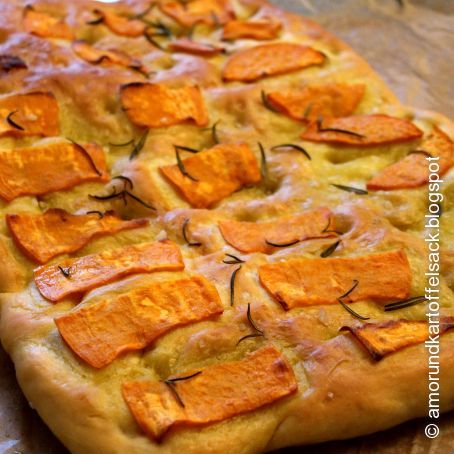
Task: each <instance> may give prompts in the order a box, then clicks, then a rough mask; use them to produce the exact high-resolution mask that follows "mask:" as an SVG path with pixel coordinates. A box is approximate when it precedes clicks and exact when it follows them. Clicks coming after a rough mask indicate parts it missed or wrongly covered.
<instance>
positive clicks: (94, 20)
mask: <svg viewBox="0 0 454 454" xmlns="http://www.w3.org/2000/svg"><path fill="white" fill-rule="evenodd" d="M103 22H104V16H100V17H98V18H97V19H93V20H89V21H87V22H85V23H86V24H87V25H99V24H102V23H103Z"/></svg>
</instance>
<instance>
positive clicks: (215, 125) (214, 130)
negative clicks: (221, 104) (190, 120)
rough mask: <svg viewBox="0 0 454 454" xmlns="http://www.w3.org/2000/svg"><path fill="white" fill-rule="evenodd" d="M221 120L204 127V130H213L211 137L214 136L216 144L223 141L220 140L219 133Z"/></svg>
mask: <svg viewBox="0 0 454 454" xmlns="http://www.w3.org/2000/svg"><path fill="white" fill-rule="evenodd" d="M220 122H221V120H218V121H216V122H214V123H213V126H210V127H209V128H203V129H202V131H211V137H212V138H213V142H214V143H215V144H218V143H221V141H220V140H219V134H218V130H217V127H218V124H219V123H220Z"/></svg>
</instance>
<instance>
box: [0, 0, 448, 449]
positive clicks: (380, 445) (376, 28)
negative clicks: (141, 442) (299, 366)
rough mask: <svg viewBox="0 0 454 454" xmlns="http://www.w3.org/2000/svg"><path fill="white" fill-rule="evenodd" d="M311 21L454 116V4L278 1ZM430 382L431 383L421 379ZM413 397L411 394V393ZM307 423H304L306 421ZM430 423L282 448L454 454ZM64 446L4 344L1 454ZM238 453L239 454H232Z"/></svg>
mask: <svg viewBox="0 0 454 454" xmlns="http://www.w3.org/2000/svg"><path fill="white" fill-rule="evenodd" d="M274 3H276V4H279V5H280V6H283V7H285V8H287V9H289V10H293V11H295V12H299V13H302V14H305V15H307V16H311V17H312V18H313V19H315V20H316V21H317V22H319V23H320V24H322V25H324V26H325V27H326V28H327V29H328V30H330V31H331V32H333V33H334V34H336V35H337V36H339V37H340V38H342V39H343V40H344V41H346V42H347V43H349V44H350V45H351V46H352V47H353V48H354V49H356V51H357V52H358V53H359V54H360V55H362V56H363V57H364V58H365V59H366V60H367V61H368V62H369V63H370V64H371V65H372V67H373V68H374V69H375V70H376V71H377V72H378V73H379V74H380V75H381V76H382V77H383V78H384V80H385V81H386V82H387V83H388V85H389V86H390V87H391V88H392V89H393V91H394V92H395V93H396V94H397V96H398V97H399V98H400V100H401V101H402V102H403V103H405V104H410V105H412V106H415V107H419V108H424V109H430V110H435V111H438V112H441V113H443V114H445V115H447V116H450V117H454V115H453V114H454V108H453V106H452V105H451V103H450V101H451V99H453V98H454V84H452V83H451V79H452V75H453V72H452V70H451V65H452V63H451V62H452V61H453V60H454V1H452V0H411V1H410V0H407V1H406V0H403V1H401V2H399V1H396V0H382V1H380V0H274ZM422 379H424V378H422ZM409 392H411V390H409ZM302 424H303V423H302ZM424 426H425V421H424V420H416V421H410V422H408V423H405V424H403V425H401V426H399V427H396V428H393V429H391V430H388V431H386V432H381V433H377V434H373V435H369V436H367V437H361V438H357V439H355V440H347V441H341V442H330V443H324V444H322V445H317V446H309V447H304V448H302V447H299V448H292V449H287V450H282V451H281V453H282V454H283V453H285V454H290V453H292V454H294V453H302V454H331V453H332V454H334V453H335V454H353V453H355V454H358V453H361V454H362V453H364V454H374V453H380V454H403V453H413V454H420V453H421V454H423V453H428V452H430V453H431V454H445V453H450V452H454V412H451V413H450V414H447V415H444V416H443V417H442V419H441V421H440V429H441V434H440V436H439V437H438V438H437V439H434V440H432V441H431V440H429V439H427V438H426V437H425V435H424ZM66 452H67V451H66V450H65V448H64V447H63V446H62V445H61V444H60V443H59V442H58V440H56V438H55V437H54V436H53V435H52V434H51V432H50V431H49V429H47V427H46V425H45V424H44V423H43V422H42V421H41V420H40V418H39V416H38V415H37V414H36V412H35V411H34V410H32V409H31V408H30V407H29V406H28V404H27V401H26V400H25V398H24V397H23V395H22V393H21V391H20V389H19V387H18V385H17V383H16V380H15V376H14V367H13V365H12V364H11V362H10V360H9V359H8V357H7V356H6V354H5V353H4V351H3V350H2V349H1V347H0V454H3V453H5V454H15V453H24V454H41V453H49V454H61V453H66ZM232 454H234V453H232Z"/></svg>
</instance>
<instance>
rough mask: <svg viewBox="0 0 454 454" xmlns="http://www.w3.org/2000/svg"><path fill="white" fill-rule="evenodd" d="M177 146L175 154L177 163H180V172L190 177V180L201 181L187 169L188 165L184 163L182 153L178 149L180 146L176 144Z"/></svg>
mask: <svg viewBox="0 0 454 454" xmlns="http://www.w3.org/2000/svg"><path fill="white" fill-rule="evenodd" d="M174 148H175V156H176V158H177V165H178V168H179V169H180V172H181V173H182V174H183V175H184V176H185V177H188V178H189V179H190V180H192V181H196V182H197V181H199V180H198V179H197V178H194V177H193V176H192V175H190V174H189V173H188V171H187V170H186V167H185V166H184V164H183V161H182V160H181V157H180V153H179V151H178V148H177V147H176V146H174Z"/></svg>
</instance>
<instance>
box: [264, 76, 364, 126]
mask: <svg viewBox="0 0 454 454" xmlns="http://www.w3.org/2000/svg"><path fill="white" fill-rule="evenodd" d="M364 91H365V85H363V84H355V85H348V84H327V85H312V86H310V85H309V86H306V87H303V88H301V89H295V90H291V91H283V92H282V91H273V92H270V93H268V94H267V95H266V96H267V100H268V103H269V104H270V105H271V106H272V107H274V108H275V109H276V110H278V111H280V112H282V113H283V114H285V115H288V116H289V117H291V118H294V119H295V120H308V121H316V120H317V119H318V118H319V117H320V115H322V116H323V117H345V116H348V115H351V114H352V113H353V112H354V111H355V109H356V108H357V106H358V104H359V103H360V101H361V99H362V97H363V96H364Z"/></svg>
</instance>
